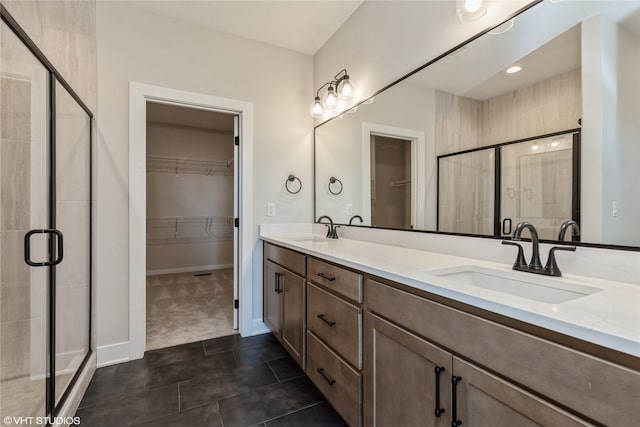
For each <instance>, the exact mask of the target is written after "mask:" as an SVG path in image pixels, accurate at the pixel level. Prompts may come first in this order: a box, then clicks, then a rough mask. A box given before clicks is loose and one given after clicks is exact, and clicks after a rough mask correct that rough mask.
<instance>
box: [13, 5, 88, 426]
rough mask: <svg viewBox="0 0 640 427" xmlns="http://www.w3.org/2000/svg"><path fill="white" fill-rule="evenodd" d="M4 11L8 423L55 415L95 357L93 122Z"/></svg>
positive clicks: (73, 94)
mask: <svg viewBox="0 0 640 427" xmlns="http://www.w3.org/2000/svg"><path fill="white" fill-rule="evenodd" d="M0 11H1V12H2V22H1V23H0V420H4V419H5V417H43V416H47V415H55V414H56V413H57V412H56V410H57V409H59V408H60V407H61V405H62V404H63V403H64V400H65V398H66V396H67V394H68V391H69V390H70V389H71V388H72V387H73V383H74V381H75V379H76V378H77V376H78V373H79V372H80V370H81V369H82V367H83V366H84V364H85V363H86V361H87V360H88V357H89V355H90V353H91V325H90V319H91V312H90V309H91V212H92V206H91V200H92V194H91V156H92V153H91V119H92V114H91V112H90V111H89V110H88V108H87V107H86V106H85V105H84V104H83V103H82V101H81V100H80V98H78V96H77V95H76V94H75V93H74V92H73V90H72V89H71V88H70V87H69V85H68V84H67V83H66V82H65V81H64V79H62V77H61V76H60V75H59V73H58V72H57V71H56V70H55V68H54V67H53V66H52V65H51V64H50V63H49V61H48V60H47V59H46V58H45V57H44V55H43V54H42V53H41V52H40V51H39V50H38V48H37V47H36V46H35V45H34V44H33V42H32V41H31V40H30V39H29V38H28V36H27V35H26V34H25V33H24V32H23V31H22V30H21V29H20V27H19V25H18V24H17V23H16V22H15V21H14V20H13V18H12V17H11V16H10V15H9V14H8V13H7V11H6V10H5V9H3V8H2V6H0ZM1 422H2V423H3V424H2V425H5V424H4V423H5V422H4V421H1Z"/></svg>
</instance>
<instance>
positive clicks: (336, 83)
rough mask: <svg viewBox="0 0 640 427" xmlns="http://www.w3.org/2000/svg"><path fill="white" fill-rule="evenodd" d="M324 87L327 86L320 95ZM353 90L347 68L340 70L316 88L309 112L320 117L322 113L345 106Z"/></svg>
mask: <svg viewBox="0 0 640 427" xmlns="http://www.w3.org/2000/svg"><path fill="white" fill-rule="evenodd" d="M327 86H328V87H327ZM325 87H327V91H326V92H325V93H324V94H323V95H322V97H320V91H321V90H322V89H323V88H325ZM354 92H355V85H354V83H353V81H352V80H351V78H350V77H349V74H348V73H347V70H346V69H343V70H340V71H339V72H338V74H336V75H335V76H334V77H333V80H331V81H329V82H327V83H325V84H323V85H322V86H320V88H318V90H317V91H316V96H315V98H314V99H313V102H312V103H311V105H310V106H309V113H311V115H312V116H313V117H315V118H320V117H322V116H323V113H330V112H332V110H334V109H338V110H342V109H344V108H346V107H347V100H348V99H350V98H351V97H352V96H353V94H354Z"/></svg>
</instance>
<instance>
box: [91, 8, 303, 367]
mask: <svg viewBox="0 0 640 427" xmlns="http://www.w3.org/2000/svg"><path fill="white" fill-rule="evenodd" d="M97 28H98V29H97V38H98V67H99V69H100V73H99V75H98V90H99V110H100V116H99V118H98V134H99V137H98V141H97V143H98V148H97V151H98V153H97V155H98V159H99V162H98V192H97V194H98V201H97V202H98V211H99V214H100V217H99V222H98V229H97V239H98V257H99V263H98V264H97V266H96V267H97V269H98V283H97V287H98V289H97V291H98V293H99V300H98V307H97V316H98V346H99V347H101V346H111V345H114V347H112V348H114V349H117V350H118V351H120V349H123V350H122V351H124V352H126V353H125V356H126V355H128V350H126V349H125V347H126V346H127V345H128V340H129V320H128V319H129V253H128V247H129V234H128V232H129V224H128V221H129V213H128V194H129V172H128V168H129V141H128V139H129V136H128V132H129V82H131V81H134V82H139V83H145V84H150V85H156V86H162V87H167V88H172V89H179V90H185V91H190V92H196V93H202V94H207V95H214V96H220V97H225V98H231V99H237V100H242V101H248V102H252V103H253V107H254V110H253V114H254V169H253V170H252V171H244V172H243V173H244V174H246V175H245V177H247V178H249V177H252V179H253V186H254V189H253V194H254V200H253V202H254V213H253V215H254V223H253V224H251V225H250V230H249V232H250V233H252V241H253V242H254V245H255V246H254V256H253V269H252V271H244V272H243V273H244V274H246V275H249V277H253V285H254V295H253V299H254V300H253V306H254V309H255V310H254V312H253V313H252V316H253V318H254V319H255V321H256V322H260V321H261V319H262V292H261V289H262V283H261V281H262V272H261V256H262V246H261V245H260V244H259V241H258V224H260V223H261V222H300V221H308V220H309V219H310V218H311V216H312V214H311V212H312V206H313V202H312V192H311V187H312V186H311V183H312V182H313V174H312V170H311V165H312V154H311V153H312V149H311V147H312V144H311V132H312V119H311V117H310V116H309V113H308V104H309V96H310V93H311V91H312V90H313V89H312V72H313V70H312V58H311V57H310V56H308V55H303V54H300V53H296V52H293V51H290V50H286V49H282V48H277V47H273V46H270V45H267V44H263V43H258V42H255V41H251V40H247V39H243V38H239V37H235V36H231V35H225V34H222V33H218V32H214V31H211V30H207V29H205V28H201V27H198V26H194V25H189V24H187V23H184V22H181V21H178V20H175V19H170V18H165V17H161V16H156V15H154V14H151V13H148V12H144V11H140V10H138V9H136V8H135V7H131V6H130V2H98V7H97ZM289 173H293V174H295V175H296V176H299V177H300V178H301V179H302V182H303V185H304V187H303V190H302V191H301V192H300V193H299V194H298V195H296V196H295V197H290V195H289V194H288V193H286V191H285V190H284V182H285V179H286V177H287V176H288V174H289ZM267 202H273V203H275V204H276V214H277V215H276V216H275V217H267V216H266V203H267ZM245 333H251V331H245Z"/></svg>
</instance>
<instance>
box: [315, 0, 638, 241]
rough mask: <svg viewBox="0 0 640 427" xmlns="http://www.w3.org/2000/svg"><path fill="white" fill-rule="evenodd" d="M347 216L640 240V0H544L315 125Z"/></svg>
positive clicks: (318, 161) (462, 229) (323, 198)
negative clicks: (571, 224) (530, 227)
mask: <svg viewBox="0 0 640 427" xmlns="http://www.w3.org/2000/svg"><path fill="white" fill-rule="evenodd" d="M315 215H316V218H318V217H319V216H321V215H329V216H330V217H331V218H333V219H334V221H335V222H336V223H339V224H349V223H350V222H351V223H352V224H353V225H362V226H369V227H384V228H393V229H404V230H422V231H434V232H435V231H437V232H445V233H456V234H469V235H478V236H493V237H499V236H507V235H509V234H511V233H512V230H513V227H515V224H517V223H518V222H520V221H529V222H531V223H533V224H534V225H535V226H536V228H537V229H538V231H539V234H540V235H541V238H542V239H545V240H559V238H560V237H559V232H560V228H561V225H562V224H563V223H565V222H566V221H568V220H574V221H575V222H576V223H578V224H579V228H580V232H579V235H577V234H578V233H574V232H573V230H570V231H568V232H567V233H566V237H565V239H566V240H573V241H578V242H583V243H587V244H603V245H613V246H621V247H622V246H625V247H629V248H630V249H636V250H637V249H638V248H637V247H639V246H640V227H638V225H637V222H638V220H639V219H640V1H561V2H549V1H544V2H540V3H537V4H535V5H534V6H532V7H530V8H528V9H527V10H526V11H524V12H522V13H521V14H519V15H518V16H516V17H515V18H513V19H512V20H510V21H508V22H506V23H504V24H503V25H501V26H499V27H496V28H494V29H493V30H491V31H489V32H486V33H484V34H483V35H481V36H480V37H476V38H474V39H472V41H470V42H468V43H466V44H464V45H463V46H462V47H459V48H458V49H456V50H454V51H452V52H450V53H449V54H447V55H443V56H442V57H441V58H440V59H439V60H437V61H434V62H432V63H430V64H429V65H428V66H426V67H424V68H422V69H420V70H419V71H417V72H414V73H412V74H410V75H409V76H408V77H406V78H404V79H402V80H401V81H399V82H398V83H396V84H394V85H393V86H391V87H389V88H388V89H386V90H384V91H381V92H380V93H378V94H376V96H375V97H372V98H370V99H368V100H366V101H364V102H362V103H361V104H359V105H357V106H356V107H354V108H352V109H350V110H349V111H346V112H344V113H343V114H341V115H340V116H338V117H336V118H333V119H331V120H329V121H326V122H324V123H322V124H320V125H318V126H317V127H316V129H315Z"/></svg>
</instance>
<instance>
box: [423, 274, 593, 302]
mask: <svg viewBox="0 0 640 427" xmlns="http://www.w3.org/2000/svg"><path fill="white" fill-rule="evenodd" d="M429 273H430V274H432V275H434V276H439V277H442V278H445V279H448V280H451V281H453V282H457V283H460V284H464V285H468V286H474V287H477V288H482V289H488V290H492V291H496V292H502V293H504V294H509V295H514V296H518V297H522V298H527V299H530V300H534V301H540V302H546V303H549V304H560V303H563V302H567V301H571V300H574V299H577V298H581V297H585V296H587V295H591V294H594V293H596V292H599V291H601V290H602V289H599V288H594V287H591V286H585V285H580V284H577V283H573V282H569V281H566V280H558V279H553V278H550V277H544V276H534V275H533V274H530V273H521V272H506V271H501V270H494V269H491V268H485V267H477V266H460V267H453V268H447V269H442V270H437V271H430V272H429ZM528 276H531V277H528Z"/></svg>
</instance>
